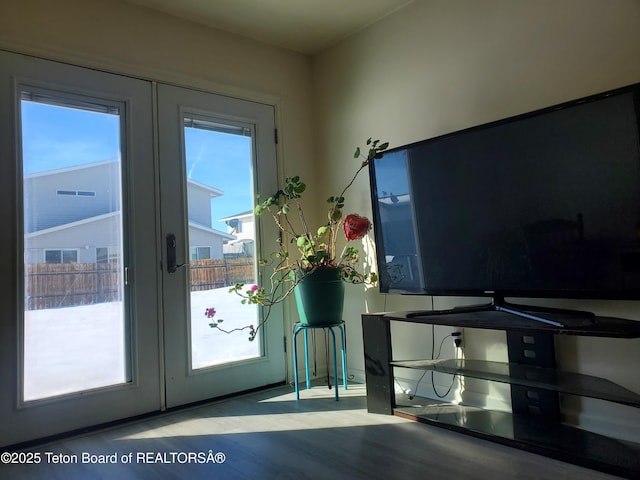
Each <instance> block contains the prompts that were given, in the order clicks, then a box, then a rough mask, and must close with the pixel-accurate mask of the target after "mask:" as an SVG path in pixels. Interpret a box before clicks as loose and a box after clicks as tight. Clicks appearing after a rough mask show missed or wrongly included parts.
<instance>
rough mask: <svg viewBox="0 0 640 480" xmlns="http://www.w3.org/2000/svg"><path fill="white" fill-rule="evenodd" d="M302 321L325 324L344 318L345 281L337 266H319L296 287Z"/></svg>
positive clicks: (309, 323)
mask: <svg viewBox="0 0 640 480" xmlns="http://www.w3.org/2000/svg"><path fill="white" fill-rule="evenodd" d="M294 294H295V297H296V305H297V307H298V315H299V317H300V323H303V324H306V325H325V324H329V323H337V322H340V321H341V320H342V309H343V307H344V282H343V281H342V280H341V279H340V270H339V269H337V268H318V269H317V270H316V271H314V272H313V273H311V274H310V275H307V276H306V277H304V278H303V279H302V280H301V281H300V283H298V284H297V285H296V287H295V289H294Z"/></svg>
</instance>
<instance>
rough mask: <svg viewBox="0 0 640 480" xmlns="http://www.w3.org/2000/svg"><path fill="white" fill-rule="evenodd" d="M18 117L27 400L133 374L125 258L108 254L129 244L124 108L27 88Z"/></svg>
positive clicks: (117, 380)
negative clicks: (125, 299)
mask: <svg viewBox="0 0 640 480" xmlns="http://www.w3.org/2000/svg"><path fill="white" fill-rule="evenodd" d="M21 117H22V148H23V151H22V163H23V191H24V199H23V204H24V325H23V332H24V339H23V340H24V358H23V375H24V392H23V394H24V395H23V396H24V400H25V401H28V400H35V399H41V398H46V397H51V396H56V395H62V394H69V393H73V392H79V391H83V390H88V389H94V388H98V387H104V386H108V385H113V384H118V383H124V382H127V381H130V374H129V372H128V366H127V365H128V362H127V361H126V360H125V359H126V358H127V355H128V354H127V352H128V347H127V345H126V340H125V339H126V335H125V315H124V311H125V310H124V306H123V268H122V264H121V263H120V262H119V261H116V262H109V263H106V264H105V263H104V262H105V260H106V258H105V257H106V256H107V255H108V252H110V251H111V250H112V251H113V252H114V253H115V255H116V257H118V253H119V252H121V251H122V245H123V243H122V213H121V205H122V198H121V192H122V185H121V174H120V172H121V160H120V143H121V141H120V121H121V120H120V115H119V114H118V110H117V108H115V107H113V106H103V105H100V104H99V103H95V104H92V103H90V102H82V103H80V102H76V101H75V100H73V101H72V100H67V99H64V98H56V97H55V96H54V95H49V94H46V95H41V94H35V93H33V92H23V94H22V101H21ZM96 244H99V245H100V247H97V246H96ZM105 245H106V246H105ZM110 249H111V250H110ZM120 258H121V256H120ZM43 259H44V263H42V261H43ZM97 262H100V263H101V265H100V268H98V265H97Z"/></svg>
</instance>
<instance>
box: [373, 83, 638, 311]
mask: <svg viewBox="0 0 640 480" xmlns="http://www.w3.org/2000/svg"><path fill="white" fill-rule="evenodd" d="M639 116H640V84H637V85H632V86H629V87H625V88H622V89H618V90H615V91H611V92H606V93H603V94H600V95H595V96H592V97H589V98H585V99H581V100H577V101H574V102H569V103H566V104H562V105H559V106H555V107H550V108H546V109H543V110H539V111H536V112H531V113H528V114H524V115H519V116H517V117H513V118H508V119H505V120H501V121H497V122H492V123H489V124H486V125H481V126H478V127H473V128H469V129H466V130H462V131H459V132H455V133H450V134H447V135H443V136H440V137H437V138H432V139H428V140H424V141H421V142H418V143H414V144H411V145H406V146H403V147H399V148H395V149H392V150H389V151H387V152H385V154H384V155H383V157H382V158H380V159H376V160H374V161H373V162H372V163H371V164H370V174H371V176H370V178H371V188H372V200H373V213H374V234H375V240H376V254H377V257H378V259H377V260H378V270H379V272H380V275H379V276H380V290H381V291H382V292H385V293H407V294H429V295H472V296H512V297H517V296H520V297H560V298H616V299H640V140H639V138H640V126H639V124H640V121H639Z"/></svg>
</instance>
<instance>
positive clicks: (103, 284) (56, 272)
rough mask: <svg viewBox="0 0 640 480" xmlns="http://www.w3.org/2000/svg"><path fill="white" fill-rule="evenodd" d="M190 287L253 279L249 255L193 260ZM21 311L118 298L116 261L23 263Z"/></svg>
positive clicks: (102, 301) (252, 280) (195, 287)
mask: <svg viewBox="0 0 640 480" xmlns="http://www.w3.org/2000/svg"><path fill="white" fill-rule="evenodd" d="M189 271H190V276H191V290H192V291H197V290H210V289H212V288H220V287H227V286H231V285H235V284H236V283H250V282H254V278H255V275H254V261H253V258H234V259H224V260H195V261H191V262H190V264H189ZM25 276H26V281H25V310H40V309H45V308H58V307H70V306H77V305H93V304H95V303H104V302H114V301H118V300H122V288H121V285H120V283H121V278H122V277H121V272H120V264H119V263H118V262H109V263H74V264H46V263H36V264H28V265H25Z"/></svg>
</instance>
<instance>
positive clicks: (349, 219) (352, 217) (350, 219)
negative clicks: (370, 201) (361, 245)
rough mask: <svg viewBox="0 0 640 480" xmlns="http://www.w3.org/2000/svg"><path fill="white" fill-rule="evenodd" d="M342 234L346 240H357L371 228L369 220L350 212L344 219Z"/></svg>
mask: <svg viewBox="0 0 640 480" xmlns="http://www.w3.org/2000/svg"><path fill="white" fill-rule="evenodd" d="M343 228H344V236H345V237H347V240H357V239H359V238H362V237H364V236H365V234H366V233H367V232H368V231H369V230H370V229H371V222H370V221H369V219H368V218H365V217H361V216H360V215H356V214H355V213H351V214H349V215H347V216H346V218H345V219H344V225H343Z"/></svg>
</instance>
